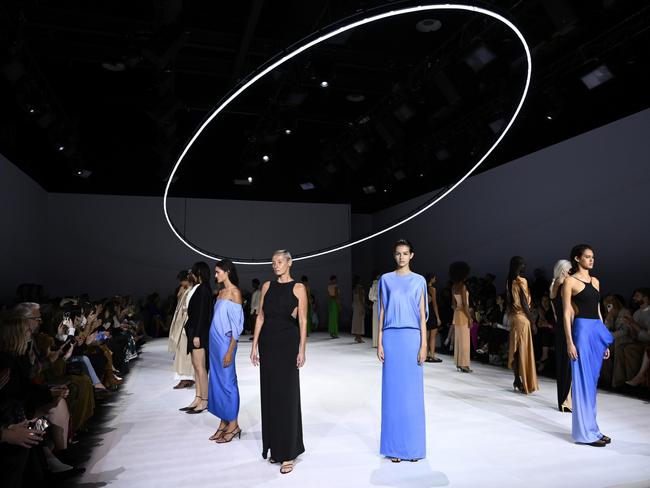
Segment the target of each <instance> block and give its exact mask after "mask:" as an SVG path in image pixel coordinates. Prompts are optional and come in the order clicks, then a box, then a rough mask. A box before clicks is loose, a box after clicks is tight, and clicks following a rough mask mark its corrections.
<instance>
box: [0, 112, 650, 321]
mask: <svg viewBox="0 0 650 488" xmlns="http://www.w3.org/2000/svg"><path fill="white" fill-rule="evenodd" d="M648 134H650V110H646V111H643V112H640V113H638V114H635V115H632V116H630V117H627V118H625V119H622V120H620V121H617V122H615V123H612V124H609V125H607V126H604V127H601V128H599V129H596V130H594V131H591V132H589V133H585V134H582V135H580V136H578V137H576V138H574V139H571V140H568V141H564V142H562V143H560V144H557V145H555V146H552V147H549V148H546V149H544V150H541V151H539V152H536V153H534V154H531V155H528V156H526V157H523V158H521V159H519V160H517V161H514V162H512V163H509V164H506V165H503V166H500V167H498V168H496V169H493V170H491V171H488V172H486V173H483V174H480V175H477V176H475V177H472V178H470V179H469V180H468V181H466V182H465V183H464V184H463V185H461V186H460V187H459V188H458V189H457V190H456V191H455V192H453V193H452V194H451V195H450V196H449V197H447V198H446V199H445V200H443V201H442V202H441V203H440V204H438V205H436V206H435V207H434V208H433V209H431V210H429V211H428V212H426V213H425V214H424V215H422V216H420V217H418V218H416V219H415V220H413V221H412V222H410V223H408V224H406V225H404V226H402V227H400V228H398V229H396V230H395V231H392V232H390V233H388V234H386V235H384V236H382V237H380V238H378V239H376V240H374V241H372V242H370V243H364V244H362V245H359V246H357V247H355V248H353V249H352V250H346V251H343V252H339V253H335V254H333V255H328V256H325V257H322V258H317V259H315V260H308V261H300V262H296V263H295V266H294V275H295V277H296V278H298V277H299V276H300V275H301V274H306V275H308V276H309V278H310V281H311V284H312V288H313V289H314V292H315V294H316V296H317V299H318V302H319V305H320V307H321V314H322V316H321V318H322V319H324V318H325V314H324V313H322V312H323V311H324V309H325V300H326V291H325V288H326V284H327V278H328V276H329V275H330V274H333V273H334V274H337V275H338V276H339V281H340V284H341V288H342V293H343V297H344V300H343V302H344V304H346V305H348V304H349V301H350V300H349V299H348V298H349V294H350V276H351V273H354V274H359V275H360V276H361V277H362V278H363V280H364V282H368V280H369V277H370V274H371V272H372V270H374V269H376V270H379V271H381V272H385V271H388V270H390V269H392V267H393V263H392V260H391V245H392V243H393V242H394V241H395V240H396V239H397V238H400V237H406V238H408V239H410V240H412V241H413V242H414V244H415V246H416V261H415V269H416V271H419V272H422V273H425V272H428V271H433V272H436V273H438V274H440V275H441V277H443V278H444V277H446V270H447V267H448V265H449V263H450V262H452V261H454V260H459V259H462V260H466V261H468V262H469V263H470V265H471V266H472V268H473V272H474V273H475V274H478V275H482V274H484V273H486V272H493V273H495V274H496V275H497V280H498V283H499V284H500V283H502V282H503V279H504V276H505V273H506V271H507V265H508V260H509V258H510V256H511V255H514V254H520V255H522V256H524V257H525V258H526V259H527V260H528V263H529V269H530V270H532V269H533V268H535V267H543V268H545V269H547V270H550V268H551V267H552V265H553V263H554V262H555V260H556V259H559V258H562V257H566V255H567V254H568V252H569V249H570V248H571V246H572V245H573V244H575V243H578V242H588V243H591V244H592V245H593V246H594V247H595V248H596V252H597V255H596V257H597V264H596V266H597V269H596V274H597V275H598V276H599V277H600V278H601V281H602V282H603V286H604V291H608V290H613V291H617V292H620V293H624V294H626V295H627V294H629V292H630V291H631V290H632V289H633V288H635V287H637V286H642V285H643V286H646V285H648V282H649V281H650V259H648V257H647V255H648V247H649V244H650V229H649V225H648V224H649V223H650V219H649V218H648V213H647V210H646V208H647V206H648V194H649V193H648V189H649V188H650V163H649V162H650V156H649V155H650V138H648ZM427 197H428V196H426V195H425V196H422V197H420V198H417V199H414V200H412V201H409V202H406V203H404V204H401V205H397V206H395V207H392V208H389V209H387V210H385V211H382V212H378V213H376V214H374V215H350V210H349V207H348V206H347V205H325V204H322V205H321V204H293V203H269V202H244V201H228V200H201V199H187V200H185V199H172V200H171V202H170V207H171V214H172V216H173V219H174V221H175V222H178V226H179V227H180V228H181V229H183V230H184V232H186V234H187V235H188V236H189V237H190V238H192V239H194V240H195V241H196V242H197V244H199V245H200V246H202V247H204V248H210V249H214V250H218V251H220V252H223V253H224V254H236V255H239V256H247V255H250V256H254V257H262V256H268V255H270V254H271V253H272V252H273V250H275V249H277V248H288V249H290V250H291V251H293V252H294V253H299V252H304V251H307V250H310V249H315V248H322V247H325V246H327V245H330V244H334V243H337V242H340V241H343V240H346V239H348V237H349V236H350V235H353V236H355V237H358V236H360V235H365V234H367V233H368V232H370V231H371V230H374V229H378V228H379V227H380V226H381V225H383V224H385V223H386V222H391V221H393V220H395V219H396V218H398V217H400V216H402V215H404V214H405V213H407V211H408V209H410V208H413V207H414V206H416V205H417V204H418V203H420V202H422V201H424V200H426V199H427ZM0 202H1V203H2V205H1V207H0V215H1V216H2V217H3V222H4V223H6V225H5V226H4V228H5V229H6V232H5V234H4V235H3V238H2V239H1V240H0V241H1V244H0V246H2V247H1V248H0V265H1V271H2V273H1V275H2V278H3V279H2V280H0V283H1V284H0V300H9V299H11V298H12V297H13V293H14V291H15V287H16V285H17V284H18V283H22V282H39V283H44V284H45V285H46V287H47V290H48V291H49V292H50V294H52V295H64V294H76V293H81V292H88V293H90V294H91V295H93V296H104V295H107V294H112V293H130V294H133V295H137V296H143V295H146V294H148V293H150V292H152V291H158V292H159V293H169V292H170V291H171V290H172V289H173V288H174V285H175V281H174V276H175V274H176V272H177V271H178V270H179V269H182V268H185V267H187V266H189V265H190V264H191V263H192V262H194V261H196V260H198V259H199V257H198V256H197V255H195V254H193V253H192V252H190V251H189V250H188V249H187V248H185V246H183V245H182V244H181V243H180V242H178V241H177V240H176V239H175V237H174V236H173V235H172V234H171V231H170V230H169V229H168V228H167V225H166V223H165V221H164V218H163V215H162V208H161V199H160V198H153V197H122V196H102V195H75V194H56V193H50V194H48V193H47V192H45V191H44V190H43V189H42V188H41V187H40V186H39V185H37V184H36V183H35V182H34V181H32V180H31V179H30V178H28V177H27V176H26V175H25V174H23V173H22V172H21V171H19V170H18V169H17V168H16V167H15V166H13V165H12V164H11V163H10V162H8V161H7V160H6V159H4V158H1V157H0ZM240 274H241V277H242V283H243V285H244V287H248V285H249V282H250V279H252V278H253V277H258V278H260V279H261V280H264V279H268V278H269V277H270V276H271V273H270V268H269V267H267V266H262V267H257V266H256V267H240ZM348 314H349V308H346V310H345V314H344V318H345V319H346V321H347V318H348V317H347V316H348Z"/></svg>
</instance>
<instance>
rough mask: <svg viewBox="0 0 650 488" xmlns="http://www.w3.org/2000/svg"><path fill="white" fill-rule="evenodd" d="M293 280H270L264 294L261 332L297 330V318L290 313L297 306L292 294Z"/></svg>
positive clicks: (294, 296)
mask: <svg viewBox="0 0 650 488" xmlns="http://www.w3.org/2000/svg"><path fill="white" fill-rule="evenodd" d="M295 284H296V282H295V281H293V280H292V281H289V282H287V283H278V282H277V281H271V282H270V284H269V289H268V290H267V292H266V295H264V327H263V328H262V332H264V331H267V332H273V331H275V332H277V331H281V330H287V329H289V330H297V328H298V327H297V326H298V320H297V319H295V318H294V317H293V316H292V315H291V314H292V313H293V311H294V310H295V309H296V307H297V306H298V299H297V298H296V295H294V294H293V287H294V286H295Z"/></svg>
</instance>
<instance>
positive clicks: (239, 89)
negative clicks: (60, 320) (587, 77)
mask: <svg viewBox="0 0 650 488" xmlns="http://www.w3.org/2000/svg"><path fill="white" fill-rule="evenodd" d="M380 8H381V7H380ZM384 8H385V7H384ZM373 10H375V11H376V10H377V9H373ZM429 10H464V11H469V12H474V13H478V14H483V15H487V16H488V17H492V18H493V19H496V20H498V21H500V22H502V23H503V24H505V25H506V26H508V27H509V28H510V29H511V30H512V31H513V32H514V33H515V34H516V35H517V37H518V38H519V40H520V41H521V44H522V46H523V48H524V51H525V52H526V62H527V64H526V69H527V73H526V84H525V86H524V89H523V91H522V93H521V99H520V100H519V103H518V104H517V108H516V109H515V110H514V112H513V114H512V117H511V119H510V121H509V122H508V123H507V124H506V126H505V129H504V130H503V131H502V132H501V134H500V135H499V137H498V138H497V140H496V142H495V143H494V144H493V145H492V146H491V147H490V149H489V150H488V151H487V152H486V153H485V154H484V155H483V157H482V158H481V159H479V160H478V162H477V163H476V164H475V165H474V166H473V167H472V168H471V169H470V170H469V171H468V172H467V173H466V174H465V175H464V176H463V177H462V178H461V179H460V180H458V181H457V182H456V183H454V184H453V185H451V186H449V187H447V188H444V189H443V190H442V191H440V192H438V193H437V194H436V195H435V196H433V197H432V198H431V199H430V200H429V201H428V202H426V203H425V204H424V205H422V206H420V207H419V208H417V209H416V210H415V211H413V212H411V214H409V215H407V216H406V217H405V218H403V219H402V220H400V221H399V222H396V223H394V224H392V225H389V226H388V227H385V228H384V229H381V230H379V231H377V232H375V233H373V234H369V235H367V236H365V237H362V238H360V239H357V240H353V241H348V242H345V243H341V244H335V245H333V246H331V247H328V248H326V249H321V250H317V251H312V252H308V253H304V254H300V255H296V256H294V257H293V260H294V261H301V260H304V259H310V258H316V257H318V256H323V255H325V254H330V253H333V252H336V251H341V250H342V249H347V248H348V247H352V246H355V245H357V244H360V243H362V242H365V241H368V240H370V239H372V238H374V237H377V236H379V235H381V234H384V233H386V232H388V231H390V230H393V229H395V228H396V227H399V226H400V225H403V224H405V223H406V222H408V221H409V220H412V219H414V218H415V217H417V216H418V215H420V214H421V213H423V212H425V211H426V210H428V209H430V208H431V207H433V206H434V205H435V204H436V203H438V202H439V201H440V200H442V199H443V198H445V197H446V196H447V195H449V194H450V193H451V192H452V191H453V190H454V189H455V188H456V187H457V186H458V185H460V184H461V183H462V182H463V181H465V179H467V178H468V177H469V176H470V175H471V174H472V173H473V172H474V171H475V170H476V168H478V167H479V166H480V165H481V164H482V163H483V161H485V159H486V158H487V157H488V156H489V155H490V154H491V153H492V151H494V149H495V148H496V147H497V145H498V144H499V142H501V140H502V139H503V138H504V137H505V135H506V133H507V132H508V130H509V129H510V127H511V126H512V124H513V123H514V121H515V119H516V118H517V115H518V114H519V111H520V110H521V107H522V106H523V104H524V100H525V99H526V95H527V93H528V88H529V85H530V77H531V68H532V62H531V57H530V49H529V48H528V44H527V43H526V39H524V36H523V35H522V33H521V32H520V31H519V29H517V27H516V26H515V25H514V24H513V23H512V22H510V21H509V20H508V19H506V18H505V17H503V16H501V15H499V14H498V13H496V12H493V11H491V10H487V9H485V8H481V7H474V6H471V5H462V4H429V5H419V6H417V7H409V8H403V9H397V10H390V11H388V12H383V13H379V14H376V15H372V16H369V17H365V18H361V19H360V20H355V21H352V22H350V23H348V24H345V25H343V26H342V27H337V28H334V29H333V30H331V31H329V32H327V33H325V34H322V35H319V33H316V34H314V35H313V36H312V37H313V39H312V40H309V41H307V42H305V43H304V44H300V45H299V46H298V47H295V48H289V49H288V50H287V51H285V52H284V53H282V54H280V55H279V56H277V57H276V58H273V59H271V61H269V62H268V63H267V64H266V65H263V66H262V67H261V68H260V69H259V70H258V71H256V72H254V73H253V74H251V75H250V76H249V77H247V78H245V79H244V80H242V81H241V82H240V83H239V84H238V85H237V86H236V87H235V88H233V90H232V91H231V92H230V93H229V94H228V95H226V96H225V97H224V98H223V99H222V101H221V103H220V104H219V105H218V106H217V108H216V109H215V110H214V111H213V112H212V113H211V114H210V115H209V116H208V117H207V118H206V119H205V121H204V122H203V123H202V124H201V126H200V127H199V129H198V130H197V131H196V133H195V134H194V135H193V136H192V138H191V139H190V141H189V142H188V143H187V145H186V146H185V149H183V152H182V153H181V155H180V156H179V158H178V161H176V164H175V165H174V169H172V172H171V174H170V175H169V178H168V180H167V185H166V187H165V194H164V197H163V210H164V212H165V218H166V219H167V223H168V224H169V227H170V228H171V230H172V232H173V233H174V234H175V235H176V237H178V239H179V240H180V241H181V242H182V243H183V244H185V245H186V246H187V247H189V248H190V249H191V250H192V251H194V252H196V253H198V254H200V255H201V256H204V257H206V258H208V259H212V260H219V259H224V258H225V257H226V256H220V255H217V254H212V253H209V252H208V251H205V250H202V249H200V248H199V247H198V246H196V245H195V244H192V243H190V242H189V241H187V240H186V239H185V238H184V237H183V236H182V235H181V234H180V233H179V231H178V230H177V229H176V227H175V226H174V224H173V223H172V221H171V219H170V218H169V213H168V212H167V195H168V193H169V188H170V186H171V184H172V181H173V179H174V175H175V174H176V171H177V170H178V168H179V166H180V164H181V162H182V161H183V158H184V157H185V155H186V154H187V152H188V151H189V150H190V148H191V147H192V144H194V142H195V141H196V140H197V139H198V137H199V136H200V135H201V133H202V132H203V130H204V129H205V128H206V127H207V126H208V124H209V123H210V122H212V120H213V119H214V118H215V117H216V116H217V115H219V114H220V113H221V112H222V111H223V110H224V109H225V108H226V107H227V106H228V104H230V103H231V102H232V101H233V100H235V99H236V98H237V97H238V96H239V95H241V94H242V93H243V92H244V91H246V89H247V88H249V87H250V86H251V85H253V84H254V83H255V82H256V81H257V80H259V79H260V78H262V77H263V76H265V75H266V74H268V73H269V72H270V71H272V70H273V69H275V68H277V67H278V66H280V65H281V64H283V63H285V62H286V61H288V60H290V59H292V58H293V57H295V56H297V55H298V54H300V53H302V52H304V51H306V50H307V49H309V48H311V47H312V46H315V45H317V44H320V43H321V42H323V41H326V40H327V39H330V38H332V37H334V36H336V35H338V34H341V33H343V32H346V31H349V30H351V29H354V28H356V27H359V26H362V25H366V24H370V23H371V22H376V21H378V20H382V19H386V18H389V17H395V16H397V15H404V14H409V13H413V12H426V11H429ZM368 14H369V12H364V13H363V14H360V15H361V16H363V15H368ZM358 17H359V15H357V16H354V17H353V18H358ZM346 20H350V19H346ZM329 28H331V26H330V27H328V28H326V29H329ZM308 39H309V38H308ZM230 259H231V260H232V261H233V262H234V263H235V264H250V265H260V264H267V265H268V264H271V261H268V260H262V259H242V258H230Z"/></svg>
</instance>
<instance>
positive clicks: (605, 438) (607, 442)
mask: <svg viewBox="0 0 650 488" xmlns="http://www.w3.org/2000/svg"><path fill="white" fill-rule="evenodd" d="M600 440H601V441H603V442H604V443H605V444H610V443H611V442H612V439H611V438H609V437H607V436H606V435H604V436H602V437H601V438H600Z"/></svg>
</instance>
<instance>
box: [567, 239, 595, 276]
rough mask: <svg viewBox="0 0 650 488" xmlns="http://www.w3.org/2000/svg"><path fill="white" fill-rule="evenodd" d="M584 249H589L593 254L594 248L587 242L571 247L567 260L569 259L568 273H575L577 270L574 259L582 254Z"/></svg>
mask: <svg viewBox="0 0 650 488" xmlns="http://www.w3.org/2000/svg"><path fill="white" fill-rule="evenodd" d="M586 250H589V251H591V252H593V253H594V254H595V251H594V248H593V247H591V246H590V245H589V244H578V245H577V246H573V249H571V258H570V259H569V261H571V269H570V270H569V274H575V273H576V272H577V271H578V262H577V261H576V258H579V257H580V256H582V254H583V253H584V252H585V251H586Z"/></svg>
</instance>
